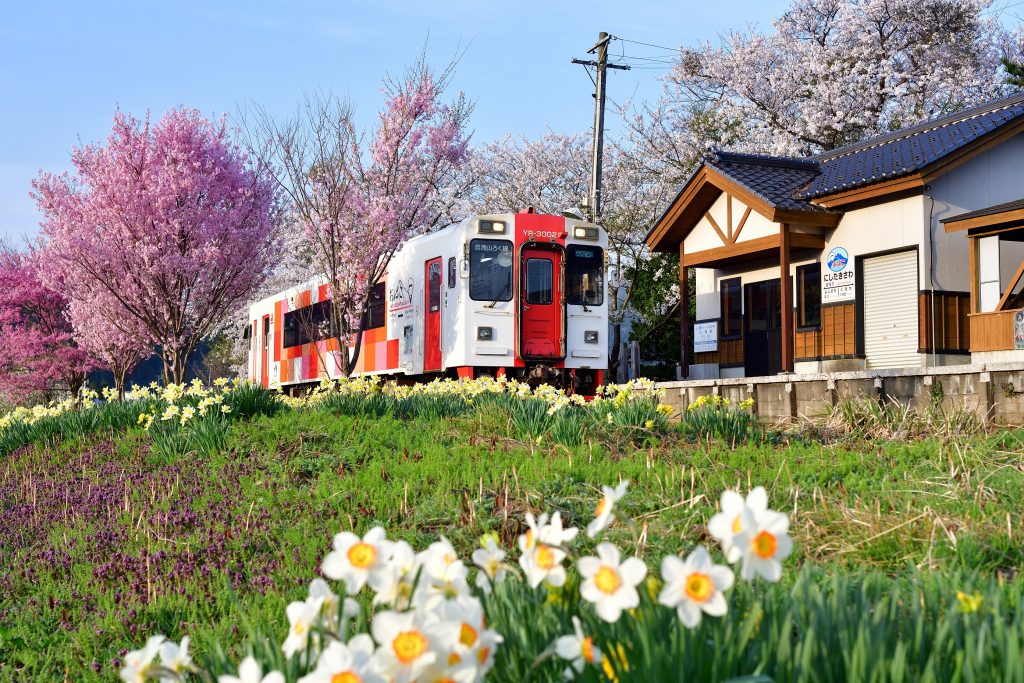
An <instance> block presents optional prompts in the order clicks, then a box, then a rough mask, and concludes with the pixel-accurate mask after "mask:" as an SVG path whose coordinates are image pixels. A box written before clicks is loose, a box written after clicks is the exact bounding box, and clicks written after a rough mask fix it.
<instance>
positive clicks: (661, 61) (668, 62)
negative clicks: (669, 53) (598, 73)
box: [619, 55, 675, 64]
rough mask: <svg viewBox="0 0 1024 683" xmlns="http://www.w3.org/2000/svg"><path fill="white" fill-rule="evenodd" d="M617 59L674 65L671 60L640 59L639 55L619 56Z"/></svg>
mask: <svg viewBox="0 0 1024 683" xmlns="http://www.w3.org/2000/svg"><path fill="white" fill-rule="evenodd" d="M619 59H640V60H643V61H645V62H657V63H658V64H675V62H674V61H673V60H671V59H658V58H656V57H641V56H639V55H619Z"/></svg>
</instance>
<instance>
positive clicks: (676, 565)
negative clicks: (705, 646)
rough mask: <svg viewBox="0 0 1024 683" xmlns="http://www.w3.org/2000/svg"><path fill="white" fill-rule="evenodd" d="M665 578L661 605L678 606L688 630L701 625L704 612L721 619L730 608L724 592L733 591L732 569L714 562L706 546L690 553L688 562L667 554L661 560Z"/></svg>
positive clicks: (660, 599)
mask: <svg viewBox="0 0 1024 683" xmlns="http://www.w3.org/2000/svg"><path fill="white" fill-rule="evenodd" d="M661 578H662V580H664V582H665V586H664V588H662V590H661V595H659V596H658V602H660V603H661V604H662V605H665V606H666V607H675V608H676V613H677V614H678V615H679V621H681V622H683V626H685V627H687V628H695V627H696V626H697V625H698V624H699V623H700V618H701V613H704V614H708V615H710V616H713V617H720V616H722V615H723V614H725V613H726V612H727V611H728V609H729V606H728V603H726V601H725V595H723V592H724V591H727V590H729V589H730V588H732V584H733V581H734V580H735V576H733V573H732V570H731V569H729V568H728V567H726V566H725V565H722V564H715V563H714V562H712V561H711V555H709V554H708V551H707V549H706V548H705V547H704V546H702V545H701V546H697V549H696V550H694V551H693V552H692V553H690V555H689V557H687V558H686V560H685V561H683V560H680V559H679V558H678V557H676V556H675V555H667V556H666V557H665V558H664V559H663V560H662V561H661Z"/></svg>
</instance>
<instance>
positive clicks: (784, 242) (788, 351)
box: [779, 223, 793, 372]
mask: <svg viewBox="0 0 1024 683" xmlns="http://www.w3.org/2000/svg"><path fill="white" fill-rule="evenodd" d="M779 236H780V239H779V278H780V279H779V298H780V299H781V300H782V301H781V302H780V303H781V304H782V306H781V307H782V371H783V372H793V286H792V281H791V280H790V277H789V223H782V224H781V225H780V226H779Z"/></svg>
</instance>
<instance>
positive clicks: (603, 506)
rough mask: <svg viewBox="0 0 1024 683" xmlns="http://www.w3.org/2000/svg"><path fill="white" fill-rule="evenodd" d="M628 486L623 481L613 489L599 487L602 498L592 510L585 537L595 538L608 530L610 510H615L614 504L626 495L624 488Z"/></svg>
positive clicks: (610, 516) (627, 483) (626, 482)
mask: <svg viewBox="0 0 1024 683" xmlns="http://www.w3.org/2000/svg"><path fill="white" fill-rule="evenodd" d="M628 486H629V482H628V481H623V482H619V485H618V486H616V487H615V488H612V487H610V486H602V487H601V490H602V492H603V493H604V497H603V498H601V501H600V502H599V503H598V504H597V508H596V509H595V510H594V519H593V521H592V522H590V524H588V525H587V536H589V537H590V538H596V537H597V535H598V534H599V533H601V532H602V531H604V530H605V529H606V528H608V523H609V522H611V521H612V510H613V509H614V508H615V504H616V503H617V502H619V501H620V500H621V499H622V497H623V496H625V495H626V488H627V487H628Z"/></svg>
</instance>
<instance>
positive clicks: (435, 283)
mask: <svg viewBox="0 0 1024 683" xmlns="http://www.w3.org/2000/svg"><path fill="white" fill-rule="evenodd" d="M428 279H429V281H428V282H427V298H428V302H427V303H428V307H429V310H430V312H431V313H433V312H435V311H439V310H441V264H440V263H431V264H430V268H429V278H428Z"/></svg>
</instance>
